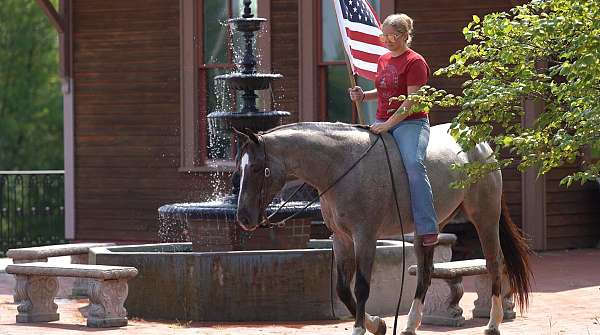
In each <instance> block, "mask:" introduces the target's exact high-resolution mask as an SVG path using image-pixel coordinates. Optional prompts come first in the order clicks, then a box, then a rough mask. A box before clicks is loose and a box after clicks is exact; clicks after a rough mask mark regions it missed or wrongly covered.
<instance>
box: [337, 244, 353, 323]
mask: <svg viewBox="0 0 600 335" xmlns="http://www.w3.org/2000/svg"><path fill="white" fill-rule="evenodd" d="M333 255H334V257H335V266H336V269H337V285H336V290H337V295H338V297H339V298H340V300H341V301H342V302H343V303H344V305H346V308H348V311H349V312H350V314H352V316H353V317H354V318H356V301H354V297H353V296H352V290H351V289H350V282H351V281H352V277H353V276H354V270H355V269H356V263H355V262H354V246H353V245H352V240H350V239H349V238H348V239H345V238H343V237H342V236H341V234H338V233H334V234H333Z"/></svg>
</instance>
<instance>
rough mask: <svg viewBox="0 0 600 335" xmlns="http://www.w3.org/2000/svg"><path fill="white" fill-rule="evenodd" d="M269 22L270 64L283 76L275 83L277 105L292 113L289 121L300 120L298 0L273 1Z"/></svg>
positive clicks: (274, 93) (274, 91)
mask: <svg viewBox="0 0 600 335" xmlns="http://www.w3.org/2000/svg"><path fill="white" fill-rule="evenodd" d="M305 1H306V0H305ZM269 22H270V23H271V66H272V68H273V72H275V73H280V74H282V75H283V79H282V80H279V81H276V82H275V83H274V85H273V95H274V97H275V101H274V103H275V104H274V105H275V107H276V108H277V109H280V110H284V111H287V112H290V113H291V114H292V115H291V116H290V117H289V119H288V120H286V122H297V121H298V108H299V102H298V99H299V82H300V72H299V69H300V64H299V50H298V37H299V33H298V0H276V1H271V17H270V18H269Z"/></svg>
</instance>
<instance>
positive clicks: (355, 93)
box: [348, 86, 377, 102]
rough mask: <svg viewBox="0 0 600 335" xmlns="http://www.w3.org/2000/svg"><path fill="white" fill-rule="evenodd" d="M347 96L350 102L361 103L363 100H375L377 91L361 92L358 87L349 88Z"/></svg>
mask: <svg viewBox="0 0 600 335" xmlns="http://www.w3.org/2000/svg"><path fill="white" fill-rule="evenodd" d="M348 94H350V100H352V101H358V102H363V101H365V100H374V99H377V89H373V90H370V91H363V89H362V87H360V86H354V87H352V88H349V89H348Z"/></svg>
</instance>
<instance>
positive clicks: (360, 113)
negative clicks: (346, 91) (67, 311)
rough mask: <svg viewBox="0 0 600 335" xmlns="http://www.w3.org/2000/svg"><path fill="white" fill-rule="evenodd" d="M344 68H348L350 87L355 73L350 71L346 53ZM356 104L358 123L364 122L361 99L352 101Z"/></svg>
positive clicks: (353, 81) (353, 84)
mask: <svg viewBox="0 0 600 335" xmlns="http://www.w3.org/2000/svg"><path fill="white" fill-rule="evenodd" d="M346 68H347V69H348V77H350V85H351V87H354V86H356V77H357V76H356V75H355V74H354V73H352V66H350V60H349V59H348V55H346ZM354 104H355V105H356V114H357V115H358V123H360V124H365V115H364V114H363V108H362V101H354Z"/></svg>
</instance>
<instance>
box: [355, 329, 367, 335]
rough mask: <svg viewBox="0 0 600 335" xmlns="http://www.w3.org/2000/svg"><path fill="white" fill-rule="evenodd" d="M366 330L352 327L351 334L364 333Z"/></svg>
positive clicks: (361, 334) (362, 334)
mask: <svg viewBox="0 0 600 335" xmlns="http://www.w3.org/2000/svg"><path fill="white" fill-rule="evenodd" d="M365 332H366V330H365V329H364V328H360V327H354V329H352V335H365Z"/></svg>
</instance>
